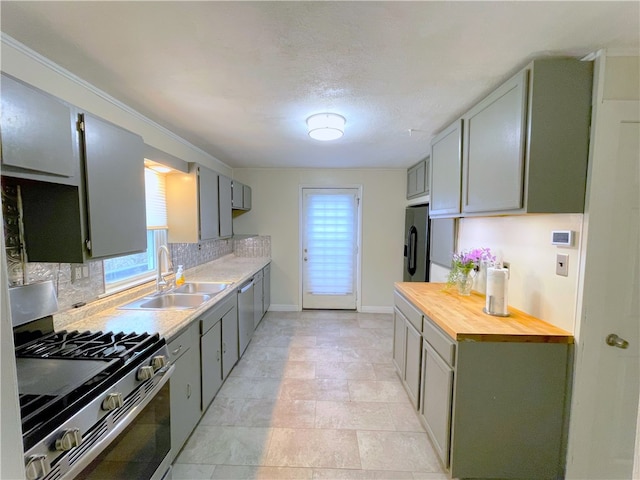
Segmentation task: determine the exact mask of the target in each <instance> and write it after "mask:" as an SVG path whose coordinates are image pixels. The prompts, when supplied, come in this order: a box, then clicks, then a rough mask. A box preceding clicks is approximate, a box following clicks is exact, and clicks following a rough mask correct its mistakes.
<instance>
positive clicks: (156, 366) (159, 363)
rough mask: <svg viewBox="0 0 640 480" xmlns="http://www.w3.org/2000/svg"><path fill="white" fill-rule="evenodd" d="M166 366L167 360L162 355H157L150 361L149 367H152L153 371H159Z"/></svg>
mask: <svg viewBox="0 0 640 480" xmlns="http://www.w3.org/2000/svg"><path fill="white" fill-rule="evenodd" d="M166 364H167V359H166V358H165V356H164V355H158V356H156V357H153V358H152V359H151V365H153V370H154V371H155V370H160V369H161V368H162V367H164V366H165V365H166Z"/></svg>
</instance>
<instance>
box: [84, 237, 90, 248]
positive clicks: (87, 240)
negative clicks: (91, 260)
mask: <svg viewBox="0 0 640 480" xmlns="http://www.w3.org/2000/svg"><path fill="white" fill-rule="evenodd" d="M84 244H85V245H86V247H87V250H89V251H91V240H90V239H89V238H87V239H86V240H85V241H84Z"/></svg>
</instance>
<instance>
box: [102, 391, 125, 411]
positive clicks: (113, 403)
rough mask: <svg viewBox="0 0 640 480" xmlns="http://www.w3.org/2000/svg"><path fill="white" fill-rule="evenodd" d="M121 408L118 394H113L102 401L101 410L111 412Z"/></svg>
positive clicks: (120, 397)
mask: <svg viewBox="0 0 640 480" xmlns="http://www.w3.org/2000/svg"><path fill="white" fill-rule="evenodd" d="M121 406H122V394H121V393H120V392H113V393H110V394H109V395H107V398H105V399H104V400H103V401H102V409H103V410H106V411H107V412H110V411H111V410H115V409H116V408H120V407H121Z"/></svg>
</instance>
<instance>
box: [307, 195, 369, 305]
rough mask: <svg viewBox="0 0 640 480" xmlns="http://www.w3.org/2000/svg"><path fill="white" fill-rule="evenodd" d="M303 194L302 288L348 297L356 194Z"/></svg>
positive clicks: (351, 271) (351, 278) (352, 280)
mask: <svg viewBox="0 0 640 480" xmlns="http://www.w3.org/2000/svg"><path fill="white" fill-rule="evenodd" d="M306 195H307V198H306V201H305V202H304V204H305V209H306V211H305V212H304V213H305V218H306V221H307V226H306V227H307V228H306V232H307V234H306V237H307V238H306V239H305V240H306V241H305V247H304V248H305V249H306V252H305V257H306V258H307V262H306V263H307V265H306V268H305V269H304V272H305V278H304V279H303V281H304V285H305V289H306V291H307V292H308V293H312V294H314V295H350V294H352V293H353V292H354V289H355V286H354V283H355V282H354V277H355V274H354V272H355V268H354V266H355V261H356V256H355V253H356V252H355V247H356V234H357V233H356V230H357V226H356V223H357V222H356V219H357V216H356V198H355V195H353V194H340V193H327V194H322V193H321V194H317V193H307V194H306Z"/></svg>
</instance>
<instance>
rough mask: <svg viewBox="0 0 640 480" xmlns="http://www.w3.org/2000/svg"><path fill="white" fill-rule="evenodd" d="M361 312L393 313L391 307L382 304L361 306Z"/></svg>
mask: <svg viewBox="0 0 640 480" xmlns="http://www.w3.org/2000/svg"><path fill="white" fill-rule="evenodd" d="M359 311H360V312H361V313H393V307H383V306H380V305H378V306H375V305H374V306H364V305H363V306H361V307H360V310H359Z"/></svg>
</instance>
